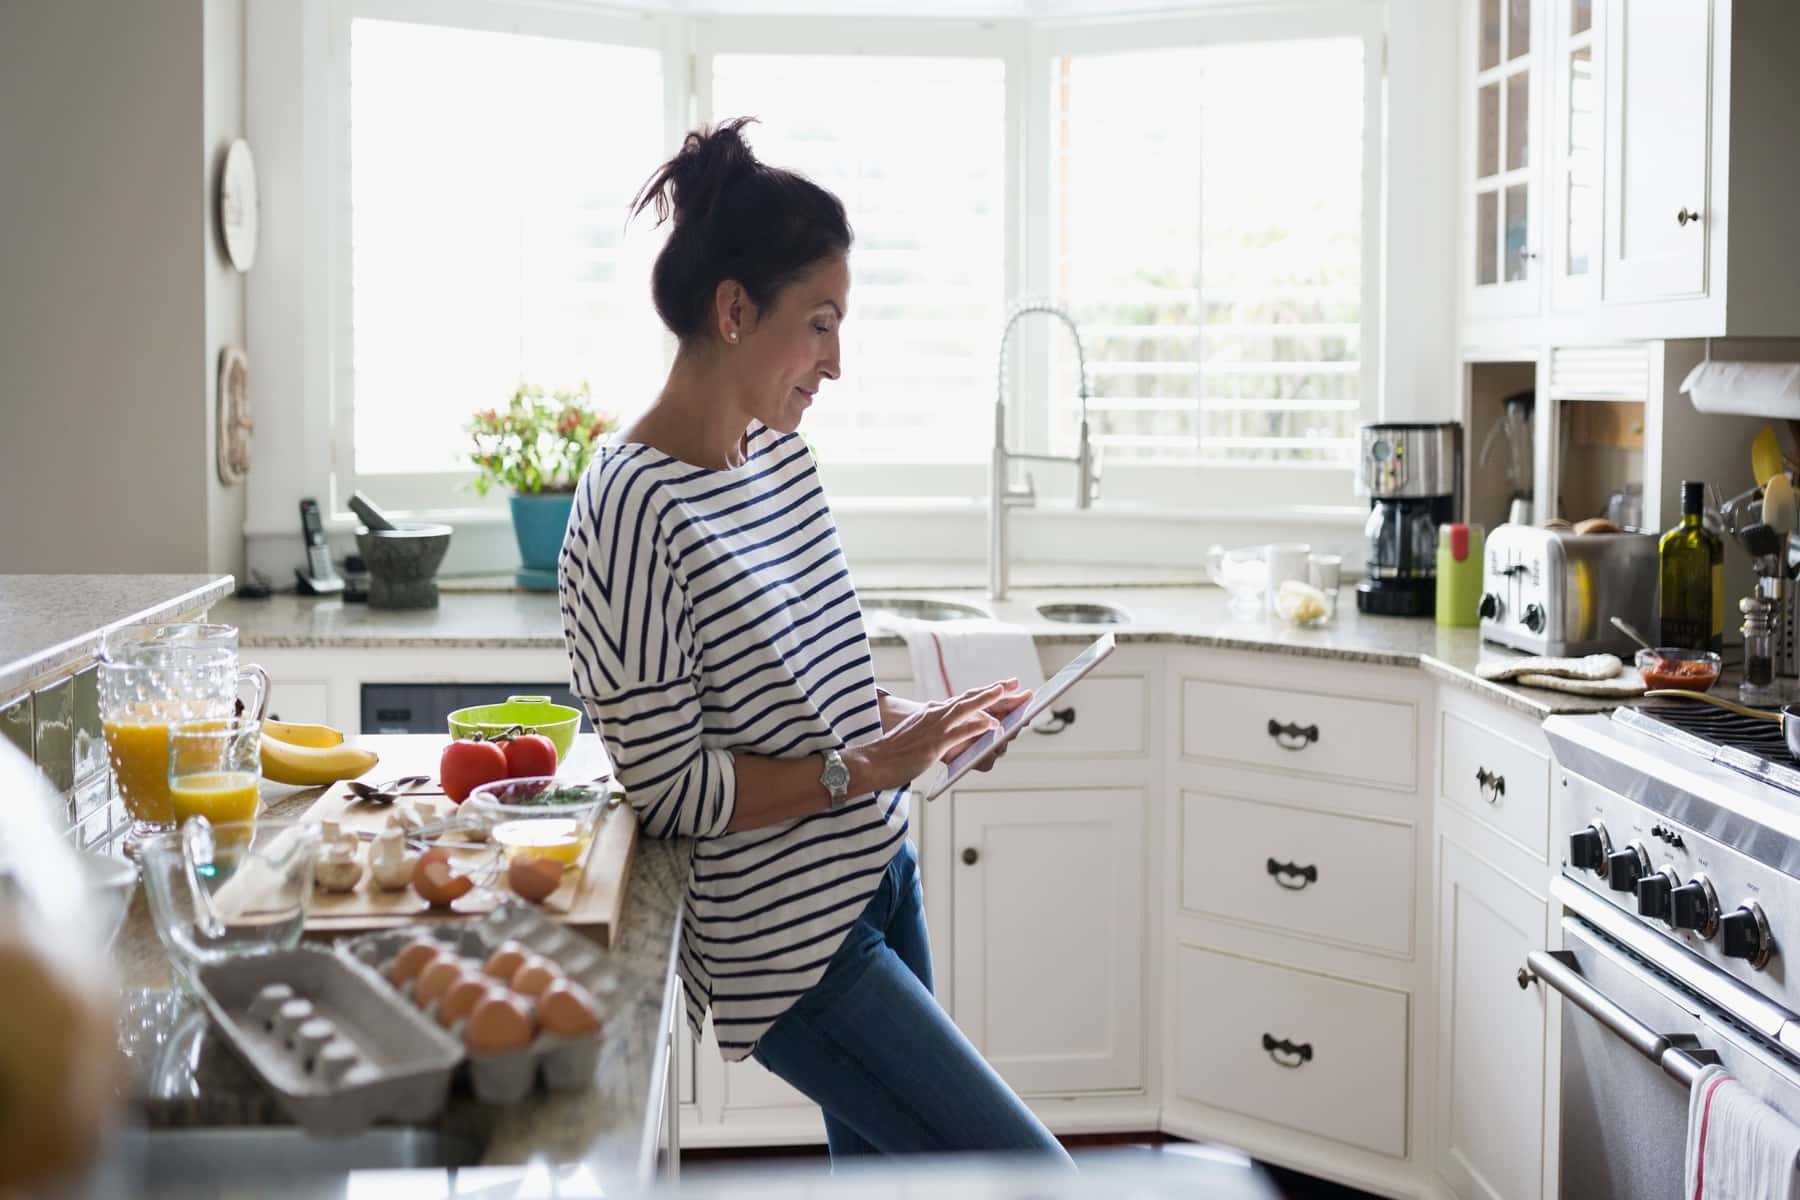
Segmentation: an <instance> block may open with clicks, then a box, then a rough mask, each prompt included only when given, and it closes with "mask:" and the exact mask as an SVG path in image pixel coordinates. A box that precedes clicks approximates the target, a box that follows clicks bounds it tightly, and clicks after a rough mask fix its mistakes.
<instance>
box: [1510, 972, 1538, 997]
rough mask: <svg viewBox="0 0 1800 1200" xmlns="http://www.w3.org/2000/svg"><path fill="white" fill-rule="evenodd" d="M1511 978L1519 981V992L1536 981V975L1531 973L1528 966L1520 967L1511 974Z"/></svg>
mask: <svg viewBox="0 0 1800 1200" xmlns="http://www.w3.org/2000/svg"><path fill="white" fill-rule="evenodd" d="M1513 978H1515V979H1517V980H1518V981H1519V990H1520V991H1521V992H1522V991H1524V990H1525V989H1526V988H1528V987H1530V986H1531V985H1532V984H1533V983H1535V982H1536V981H1537V976H1536V975H1535V974H1533V973H1532V970H1531V968H1530V967H1520V968H1519V973H1518V974H1517V975H1515V976H1513Z"/></svg>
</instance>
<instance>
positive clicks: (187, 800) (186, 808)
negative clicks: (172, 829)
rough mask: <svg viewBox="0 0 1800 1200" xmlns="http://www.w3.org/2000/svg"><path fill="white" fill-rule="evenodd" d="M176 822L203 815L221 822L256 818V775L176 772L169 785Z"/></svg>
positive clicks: (248, 773)
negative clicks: (180, 773)
mask: <svg viewBox="0 0 1800 1200" xmlns="http://www.w3.org/2000/svg"><path fill="white" fill-rule="evenodd" d="M169 798H170V799H171V800H172V801H173V802H174V809H175V820H176V822H177V823H180V822H182V821H185V820H187V819H188V818H189V817H193V816H202V817H205V818H206V819H207V820H208V821H211V822H212V823H213V824H214V825H217V824H218V823H219V822H221V821H252V820H255V819H256V801H257V783H256V776H255V775H252V774H251V773H250V772H248V771H201V772H198V773H196V774H193V775H177V776H176V777H175V779H174V780H173V781H172V782H171V783H170V785H169Z"/></svg>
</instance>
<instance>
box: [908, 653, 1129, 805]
mask: <svg viewBox="0 0 1800 1200" xmlns="http://www.w3.org/2000/svg"><path fill="white" fill-rule="evenodd" d="M1116 644H1117V643H1115V642H1114V640H1113V635H1112V634H1110V633H1105V634H1101V635H1100V637H1099V638H1098V639H1097V640H1096V641H1095V642H1094V644H1093V645H1091V646H1089V647H1088V648H1087V649H1086V650H1083V651H1082V652H1081V653H1080V654H1077V655H1076V656H1075V657H1074V658H1072V659H1070V660H1069V663H1068V665H1067V666H1065V667H1064V668H1063V669H1062V670H1060V671H1058V672H1057V673H1056V674H1055V675H1054V676H1052V677H1051V678H1050V680H1049V681H1048V682H1047V683H1045V684H1044V686H1043V687H1041V688H1039V689H1038V690H1037V691H1036V692H1034V693H1033V694H1032V697H1031V703H1029V704H1025V705H1022V706H1020V707H1018V708H1015V709H1013V710H1012V711H1011V712H1009V713H1007V714H1006V715H1005V716H1004V717H1001V718H1000V728H998V729H996V730H993V731H991V732H989V733H986V734H983V735H982V737H981V738H980V739H979V740H978V741H976V742H975V743H974V744H973V745H971V746H970V747H969V748H968V749H967V750H964V751H963V752H962V753H961V754H959V755H957V756H956V757H955V758H953V759H951V760H950V764H949V766H950V772H949V774H947V775H945V776H944V777H943V779H941V780H940V781H939V782H938V783H936V784H935V785H933V786H932V789H931V791H930V792H928V793H927V794H926V796H925V798H926V799H927V800H936V799H937V798H938V797H939V796H941V795H943V794H944V793H945V792H947V791H949V790H950V788H951V786H952V785H954V784H955V783H956V781H957V780H959V779H961V778H962V777H963V776H964V775H967V774H968V773H969V772H970V771H971V770H973V769H974V767H975V764H976V763H978V762H980V761H981V760H982V759H983V758H984V757H985V756H986V755H987V754H988V752H989V751H991V750H992V749H993V748H994V747H995V746H997V745H999V744H1000V743H1001V742H1005V741H1010V740H1011V739H1012V737H1013V735H1015V734H1017V733H1018V732H1019V730H1021V729H1023V728H1025V726H1027V725H1029V724H1031V723H1032V722H1033V721H1035V720H1037V719H1038V717H1039V716H1041V715H1043V714H1044V713H1045V712H1047V711H1048V710H1049V708H1050V706H1051V705H1052V704H1054V703H1056V700H1057V698H1058V697H1060V696H1061V695H1062V694H1063V693H1064V692H1066V691H1068V690H1069V689H1070V688H1072V687H1074V686H1075V681H1076V680H1078V679H1080V678H1081V677H1082V676H1083V675H1086V674H1087V673H1088V672H1089V671H1091V670H1093V669H1094V667H1095V665H1096V664H1098V663H1099V662H1100V660H1101V659H1103V658H1105V657H1106V656H1107V655H1109V654H1111V653H1112V652H1113V649H1114V648H1115V646H1116Z"/></svg>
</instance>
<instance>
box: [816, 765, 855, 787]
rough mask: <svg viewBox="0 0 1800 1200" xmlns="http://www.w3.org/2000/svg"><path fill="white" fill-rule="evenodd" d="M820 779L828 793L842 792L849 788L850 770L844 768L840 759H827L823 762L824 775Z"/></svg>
mask: <svg viewBox="0 0 1800 1200" xmlns="http://www.w3.org/2000/svg"><path fill="white" fill-rule="evenodd" d="M822 778H823V780H824V783H825V787H826V789H827V790H828V791H833V792H838V791H842V790H843V789H844V788H847V787H849V786H850V768H849V767H846V766H845V765H844V761H843V760H842V759H840V758H828V759H826V760H825V773H824V775H823V777H822Z"/></svg>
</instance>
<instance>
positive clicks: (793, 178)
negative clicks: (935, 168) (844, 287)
mask: <svg viewBox="0 0 1800 1200" xmlns="http://www.w3.org/2000/svg"><path fill="white" fill-rule="evenodd" d="M755 119H756V118H755V117H737V118H735V119H733V120H730V121H725V122H722V123H721V124H718V125H715V126H713V127H712V129H711V130H707V129H704V128H702V129H697V130H694V131H692V132H690V133H689V134H688V135H687V137H686V138H684V139H683V140H682V143H681V150H680V151H679V152H678V153H677V154H676V155H675V157H674V158H671V159H670V160H669V161H668V162H666V163H664V164H663V165H662V166H660V167H658V168H657V170H656V173H655V174H654V175H652V176H651V177H650V181H649V182H648V183H646V184H645V185H644V187H643V190H642V191H640V192H639V193H638V194H637V196H636V197H635V198H634V199H633V200H632V202H631V215H632V216H636V215H637V214H638V213H641V212H643V211H644V210H645V209H646V208H651V207H654V208H655V210H656V223H657V224H658V225H660V224H662V223H663V222H664V221H666V220H669V218H670V217H673V218H674V228H673V229H671V230H670V231H669V238H668V241H666V242H665V243H664V244H663V248H662V252H661V253H659V254H658V255H657V256H656V266H655V268H654V269H653V270H652V271H651V273H650V294H651V297H652V298H653V299H654V300H655V302H656V311H657V314H658V315H659V316H661V317H662V320H663V324H664V325H667V326H668V327H669V331H670V332H671V333H673V334H675V336H676V337H678V338H681V339H682V340H683V341H686V340H687V339H688V338H691V337H695V336H698V335H699V334H701V333H703V332H704V331H705V329H706V326H707V321H708V314H709V312H710V310H711V308H712V303H713V294H714V292H715V291H717V289H718V286H719V283H720V282H721V281H722V280H726V279H735V280H737V281H738V282H739V283H740V284H742V285H743V287H744V291H745V292H746V293H748V294H749V297H750V301H751V303H753V304H755V305H756V306H757V308H758V309H762V308H766V307H767V306H768V305H769V303H770V302H772V301H773V300H774V299H775V295H776V293H778V292H779V291H780V290H781V289H782V288H783V287H784V286H786V285H787V284H789V283H791V282H793V280H794V279H795V277H796V276H798V275H799V274H800V273H801V272H803V271H805V270H806V268H807V267H809V266H811V265H812V264H813V263H815V262H818V261H819V260H820V259H822V258H827V257H830V256H832V255H838V254H843V253H845V252H847V251H848V250H849V249H850V242H851V240H852V237H853V235H852V234H851V232H850V222H849V219H848V218H847V217H845V215H844V205H843V202H842V201H840V200H839V199H838V198H837V197H836V196H834V195H832V194H831V193H830V192H828V191H826V190H825V189H824V188H822V187H820V186H819V185H818V184H816V183H814V182H813V181H812V180H810V179H808V178H806V177H805V176H804V175H801V174H799V173H798V172H795V171H787V170H783V169H782V168H780V167H770V166H765V165H764V164H762V163H760V162H757V161H756V156H755V155H754V154H752V153H751V152H750V147H749V146H748V145H747V144H745V142H744V137H743V134H742V132H741V131H742V129H743V127H744V126H745V125H748V124H749V123H750V122H751V121H754V120H755ZM627 219H629V218H627Z"/></svg>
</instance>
